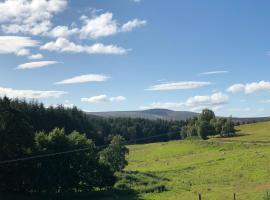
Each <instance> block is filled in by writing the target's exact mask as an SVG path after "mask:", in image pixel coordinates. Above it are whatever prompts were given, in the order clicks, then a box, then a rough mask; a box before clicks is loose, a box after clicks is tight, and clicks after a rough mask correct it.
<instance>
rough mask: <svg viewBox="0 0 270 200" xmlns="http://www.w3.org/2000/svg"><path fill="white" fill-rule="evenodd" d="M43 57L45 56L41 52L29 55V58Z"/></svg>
mask: <svg viewBox="0 0 270 200" xmlns="http://www.w3.org/2000/svg"><path fill="white" fill-rule="evenodd" d="M42 58H43V55H42V54H40V53H37V54H32V55H30V56H28V59H30V60H38V59H42Z"/></svg>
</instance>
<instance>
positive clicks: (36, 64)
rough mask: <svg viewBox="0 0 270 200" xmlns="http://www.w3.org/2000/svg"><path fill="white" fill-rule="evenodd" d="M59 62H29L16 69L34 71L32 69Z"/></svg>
mask: <svg viewBox="0 0 270 200" xmlns="http://www.w3.org/2000/svg"><path fill="white" fill-rule="evenodd" d="M58 63H61V62H57V61H38V62H29V63H24V64H21V65H19V66H18V67H17V68H16V69H34V68H41V67H45V66H48V65H54V64H58Z"/></svg>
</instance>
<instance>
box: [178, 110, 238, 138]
mask: <svg viewBox="0 0 270 200" xmlns="http://www.w3.org/2000/svg"><path fill="white" fill-rule="evenodd" d="M214 135H219V136H221V137H232V136H234V135H235V129H234V123H233V121H232V119H231V118H223V117H216V116H215V113H214V112H213V111H211V110H209V109H204V110H203V111H202V113H201V114H200V116H199V117H195V118H193V119H190V120H187V122H186V125H185V126H183V127H182V129H181V138H182V139H184V138H190V137H200V138H202V139H207V138H208V136H214Z"/></svg>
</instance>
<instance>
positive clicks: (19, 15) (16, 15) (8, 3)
mask: <svg viewBox="0 0 270 200" xmlns="http://www.w3.org/2000/svg"><path fill="white" fill-rule="evenodd" d="M66 5H67V1H66V0H4V1H2V2H0V13H1V15H0V23H1V29H2V31H3V32H5V33H12V34H15V33H24V34H32V35H39V34H43V33H46V32H47V31H48V30H49V29H50V28H51V27H52V23H51V19H52V17H53V16H54V15H55V14H56V13H59V12H61V11H63V10H64V9H65V7H66Z"/></svg>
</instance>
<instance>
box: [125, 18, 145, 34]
mask: <svg viewBox="0 0 270 200" xmlns="http://www.w3.org/2000/svg"><path fill="white" fill-rule="evenodd" d="M146 24H147V21H146V20H139V19H133V20H130V21H128V22H127V23H125V24H123V26H122V31H123V32H128V31H132V30H133V29H134V28H138V27H141V26H144V25H146Z"/></svg>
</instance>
